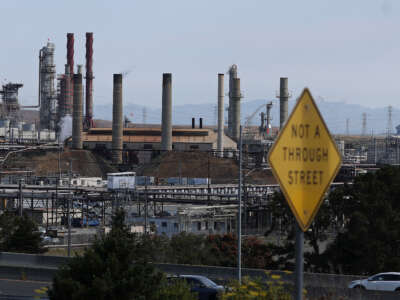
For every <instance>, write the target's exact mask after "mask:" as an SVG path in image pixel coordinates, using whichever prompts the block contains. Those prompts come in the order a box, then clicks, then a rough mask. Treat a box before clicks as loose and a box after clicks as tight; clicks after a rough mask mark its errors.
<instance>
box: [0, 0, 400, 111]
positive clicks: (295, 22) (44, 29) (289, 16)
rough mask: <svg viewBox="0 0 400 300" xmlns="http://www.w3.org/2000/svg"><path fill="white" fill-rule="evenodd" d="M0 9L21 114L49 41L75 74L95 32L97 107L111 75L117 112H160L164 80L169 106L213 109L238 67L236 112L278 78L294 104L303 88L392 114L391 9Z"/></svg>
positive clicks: (217, 5)
mask: <svg viewBox="0 0 400 300" xmlns="http://www.w3.org/2000/svg"><path fill="white" fill-rule="evenodd" d="M0 10H1V12H2V14H1V17H0V24H1V29H0V30H1V36H2V38H1V47H0V78H1V81H4V79H7V80H8V81H19V82H22V83H23V84H24V87H23V89H22V90H21V93H20V95H21V97H20V100H21V101H22V103H23V104H33V103H34V102H35V101H37V96H36V95H37V73H38V72H37V69H38V53H39V49H40V48H41V47H42V46H44V45H45V44H46V42H47V40H48V39H50V40H51V41H52V42H54V43H55V44H56V57H55V58H56V64H57V72H59V73H61V72H62V71H63V70H64V64H65V63H66V33H67V32H73V33H74V34H75V62H76V63H80V64H84V63H85V61H84V56H85V32H87V31H92V32H93V33H94V64H93V69H94V75H95V80H94V101H95V103H102V104H104V103H111V96H112V74H113V73H119V72H122V71H126V70H132V73H130V75H129V76H127V77H126V78H125V81H124V101H126V102H130V103H136V104H139V105H150V106H160V104H161V78H162V73H163V72H171V73H172V76H173V102H174V104H175V105H180V104H185V103H208V102H214V101H216V95H217V73H219V72H226V71H227V70H228V67H229V65H231V64H233V63H235V64H237V65H238V73H239V77H240V78H241V86H242V90H243V94H244V96H245V98H244V101H245V100H253V99H263V98H265V99H272V98H274V97H275V93H276V90H278V88H279V77H281V76H287V77H289V88H290V90H292V92H293V94H294V95H298V94H299V93H300V91H301V90H302V88H303V87H305V86H308V87H309V88H310V89H311V92H312V93H313V95H314V96H315V97H317V96H320V97H323V98H324V99H326V100H327V101H346V102H347V103H357V104H363V105H367V106H373V107H376V106H386V105H389V104H392V105H393V106H396V107H400V105H399V102H400V84H399V83H400V64H399V60H400V30H399V29H400V3H398V1H395V0H335V1H333V0H303V1H298V0H292V1H289V0H279V1H276V0H274V1H267V0H260V1H256V0H246V1H244V0H241V1H235V0H227V1H225V0H202V1H190V0H186V1H185V0H181V1H175V0H168V1H167V0H163V1H151V0H148V1H133V0H130V1H118V0H110V1H99V0H96V1H89V0H78V1H71V0H70V1H54V0H46V1H45V0H40V1H39V0H36V1H32V0H26V1H22V0H20V1H17V0H15V1H1V3H0ZM225 90H227V76H226V81H225Z"/></svg>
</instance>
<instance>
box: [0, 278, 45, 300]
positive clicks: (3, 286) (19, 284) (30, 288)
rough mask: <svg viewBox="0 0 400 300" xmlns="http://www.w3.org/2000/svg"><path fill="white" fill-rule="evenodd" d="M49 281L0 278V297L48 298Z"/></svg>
mask: <svg viewBox="0 0 400 300" xmlns="http://www.w3.org/2000/svg"><path fill="white" fill-rule="evenodd" d="M50 284H51V283H50V282H43V281H29V280H12V279H0V299H25V300H26V299H48V298H47V292H46V291H47V287H48V286H50Z"/></svg>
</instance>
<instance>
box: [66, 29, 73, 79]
mask: <svg viewBox="0 0 400 300" xmlns="http://www.w3.org/2000/svg"><path fill="white" fill-rule="evenodd" d="M67 65H69V74H70V76H71V78H72V77H73V76H74V34H73V33H67Z"/></svg>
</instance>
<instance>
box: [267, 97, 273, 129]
mask: <svg viewBox="0 0 400 300" xmlns="http://www.w3.org/2000/svg"><path fill="white" fill-rule="evenodd" d="M271 109H272V101H271V102H269V103H268V104H267V135H268V136H270V135H271V133H272V132H271V129H272V126H271Z"/></svg>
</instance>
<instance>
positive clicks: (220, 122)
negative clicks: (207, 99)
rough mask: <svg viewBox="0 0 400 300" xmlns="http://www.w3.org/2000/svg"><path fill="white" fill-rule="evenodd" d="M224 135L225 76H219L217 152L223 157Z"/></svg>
mask: <svg viewBox="0 0 400 300" xmlns="http://www.w3.org/2000/svg"><path fill="white" fill-rule="evenodd" d="M223 134H224V74H218V140H217V151H218V154H219V156H223V152H222V150H223V148H224V143H223Z"/></svg>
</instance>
